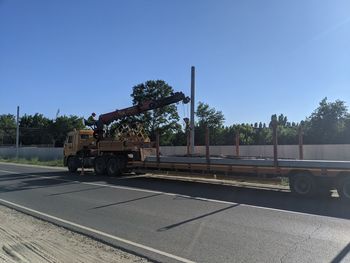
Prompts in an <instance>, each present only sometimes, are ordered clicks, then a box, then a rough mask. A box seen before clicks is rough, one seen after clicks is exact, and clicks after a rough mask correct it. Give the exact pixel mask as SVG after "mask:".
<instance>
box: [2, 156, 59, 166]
mask: <svg viewBox="0 0 350 263" xmlns="http://www.w3.org/2000/svg"><path fill="white" fill-rule="evenodd" d="M0 162H7V163H22V164H33V165H46V166H56V167H63V160H62V159H58V160H52V161H40V160H39V159H38V158H37V157H36V158H31V159H25V158H18V159H16V158H2V157H0Z"/></svg>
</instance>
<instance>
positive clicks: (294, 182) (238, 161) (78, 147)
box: [64, 92, 350, 202]
mask: <svg viewBox="0 0 350 263" xmlns="http://www.w3.org/2000/svg"><path fill="white" fill-rule="evenodd" d="M180 101H182V102H184V103H188V102H189V98H188V97H186V96H185V95H184V94H183V93H181V92H177V93H175V94H173V95H171V96H169V97H167V98H164V99H160V100H150V101H145V102H143V103H140V104H138V105H135V106H132V107H129V108H126V109H122V110H116V111H114V112H110V113H106V114H102V115H100V116H99V119H98V120H97V121H96V123H95V125H94V126H95V128H94V129H92V130H79V131H76V130H75V131H72V132H70V133H68V136H67V140H66V143H65V145H64V164H65V165H66V166H67V167H68V170H69V171H70V172H76V171H77V169H78V168H80V167H93V168H94V171H95V174H96V175H102V174H108V175H120V174H122V173H123V172H124V171H126V170H127V169H130V168H131V169H140V168H141V169H157V170H158V169H166V170H176V171H181V170H182V171H187V172H200V173H204V172H207V173H217V172H222V173H224V174H225V175H228V176H231V175H237V174H250V175H252V176H261V175H263V176H269V177H285V178H288V182H289V187H290V190H291V192H292V193H294V194H296V195H298V196H303V197H310V196H315V195H329V194H330V193H331V191H332V190H336V191H337V192H338V194H339V197H340V198H341V199H342V200H345V201H346V202H350V162H349V161H330V160H329V161H322V160H292V159H279V158H278V156H277V139H276V140H275V139H274V158H273V159H268V158H255V159H254V158H253V159H252V158H244V157H239V158H237V157H236V158H222V157H212V156H210V154H209V141H206V148H207V150H206V156H161V154H160V151H159V140H157V141H158V143H156V145H155V144H154V142H151V141H150V139H149V138H148V136H147V135H146V134H145V132H144V131H143V129H142V128H143V127H142V124H141V125H136V128H135V127H133V128H131V127H130V126H128V125H127V126H122V127H120V128H121V131H123V132H120V133H119V134H118V136H116V137H111V136H109V135H108V133H106V131H105V129H104V126H105V125H108V124H110V123H112V122H113V121H115V120H120V119H122V118H125V117H130V116H135V115H138V114H140V113H143V112H146V111H149V110H152V109H157V108H161V107H164V106H166V105H170V104H172V103H177V102H180ZM132 125H133V124H132ZM134 126H135V125H134ZM206 137H209V136H206ZM188 138H189V136H188ZM274 138H277V131H276V130H275V131H274Z"/></svg>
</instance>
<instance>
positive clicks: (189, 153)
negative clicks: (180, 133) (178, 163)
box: [186, 129, 191, 156]
mask: <svg viewBox="0 0 350 263" xmlns="http://www.w3.org/2000/svg"><path fill="white" fill-rule="evenodd" d="M186 138H187V156H190V155H191V149H190V148H191V143H190V142H191V132H190V130H189V129H188V130H187V131H186Z"/></svg>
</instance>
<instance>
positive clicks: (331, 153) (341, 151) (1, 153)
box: [0, 144, 350, 161]
mask: <svg viewBox="0 0 350 263" xmlns="http://www.w3.org/2000/svg"><path fill="white" fill-rule="evenodd" d="M205 151H206V149H205V146H196V147H195V153H196V154H200V155H205ZM239 151H240V156H242V157H270V158H272V157H273V146H272V145H242V146H240V150H239ZM303 152H304V159H306V160H339V161H350V144H323V145H304V146H303ZM160 153H161V154H162V155H185V154H186V153H187V147H186V146H161V147H160ZM210 154H211V155H216V156H220V155H231V156H235V145H225V146H210ZM1 157H2V158H14V157H16V148H14V147H0V158H1ZM19 157H20V158H26V159H31V158H38V159H39V160H43V161H47V160H56V159H62V158H63V148H53V147H20V148H19ZM278 157H279V158H291V159H298V158H299V147H298V145H278Z"/></svg>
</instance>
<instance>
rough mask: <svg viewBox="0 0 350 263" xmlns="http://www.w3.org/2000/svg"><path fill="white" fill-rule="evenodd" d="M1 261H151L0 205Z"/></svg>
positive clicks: (10, 262) (141, 262)
mask: <svg viewBox="0 0 350 263" xmlns="http://www.w3.org/2000/svg"><path fill="white" fill-rule="evenodd" d="M0 262H9V263H14V262H15V263H17V262H21V263H22V262H38V263H41V262H50V263H51V262H52V263H53V262H55V263H56V262H87V263H90V262H127V263H128V262H140V263H144V262H149V261H147V260H146V259H144V258H140V257H138V256H135V255H132V254H129V253H126V252H124V251H121V250H118V249H116V248H113V247H110V246H108V245H105V244H103V243H100V242H97V241H96V240H93V239H91V238H88V237H86V236H83V235H80V234H77V233H74V232H72V231H69V230H66V229H64V228H61V227H58V226H55V225H53V224H50V223H47V222H45V221H42V220H39V219H36V218H34V217H31V216H28V215H26V214H23V213H20V212H17V211H15V210H13V209H9V208H7V207H4V206H1V205H0Z"/></svg>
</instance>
